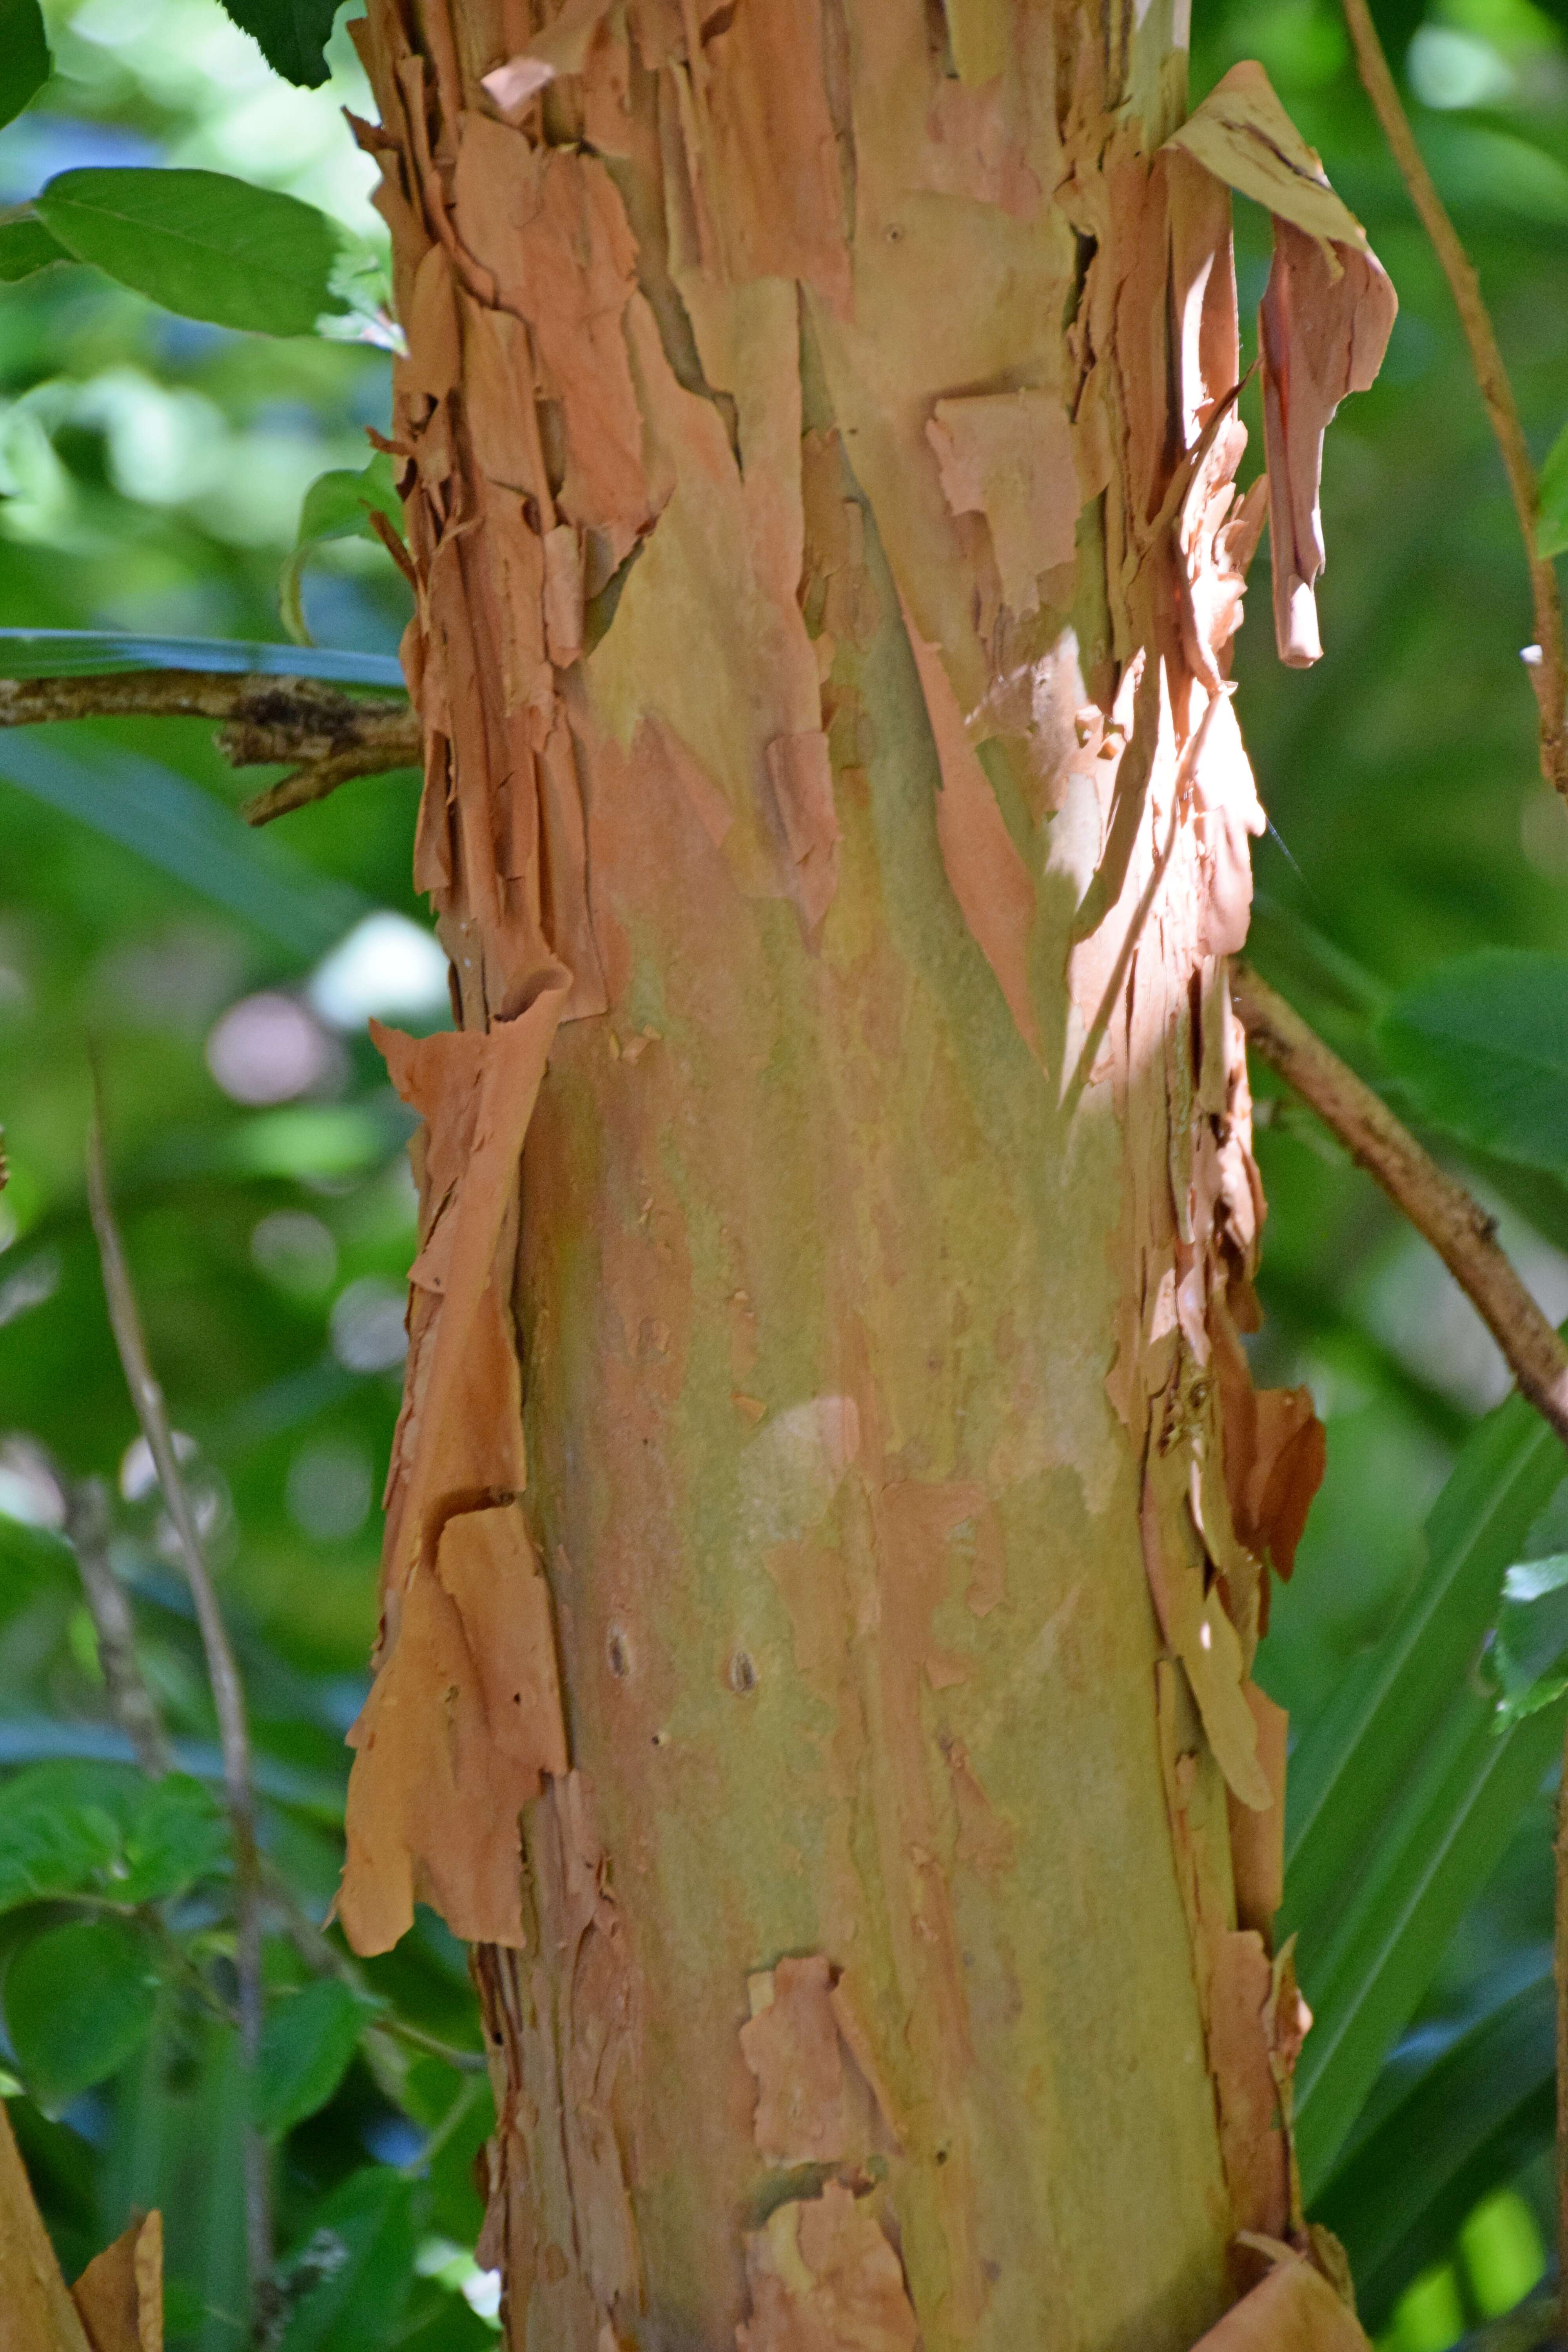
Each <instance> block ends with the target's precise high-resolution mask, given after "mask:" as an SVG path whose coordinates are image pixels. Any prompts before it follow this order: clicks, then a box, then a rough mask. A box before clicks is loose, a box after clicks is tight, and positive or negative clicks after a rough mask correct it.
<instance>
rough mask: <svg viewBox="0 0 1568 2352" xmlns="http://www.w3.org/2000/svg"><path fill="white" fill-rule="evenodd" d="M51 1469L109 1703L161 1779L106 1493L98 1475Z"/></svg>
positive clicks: (157, 1736) (153, 1712)
mask: <svg viewBox="0 0 1568 2352" xmlns="http://www.w3.org/2000/svg"><path fill="white" fill-rule="evenodd" d="M57 1475H58V1477H59V1486H60V1493H61V1494H62V1496H64V1498H65V1507H66V1524H65V1538H66V1541H67V1542H68V1544H69V1546H70V1548H71V1549H72V1551H74V1552H75V1554H76V1564H77V1570H78V1572H79V1575H80V1577H81V1589H82V1595H83V1598H84V1599H85V1600H86V1602H87V1607H88V1614H89V1616H90V1617H91V1619H92V1626H93V1632H94V1633H96V1634H97V1636H98V1662H99V1664H100V1666H101V1667H102V1669H103V1681H104V1687H105V1689H106V1690H107V1691H108V1693H109V1701H110V1706H112V1707H113V1709H114V1712H115V1716H116V1717H117V1718H118V1720H119V1723H120V1727H121V1730H122V1731H123V1732H124V1734H125V1736H126V1738H127V1739H129V1740H130V1742H131V1745H132V1748H133V1749H134V1751H135V1755H136V1761H137V1762H138V1764H140V1766H141V1767H142V1770H143V1772H145V1773H146V1775H147V1778H148V1779H149V1780H162V1779H163V1775H164V1773H165V1772H172V1771H173V1770H174V1754H173V1751H172V1750H171V1748H170V1746H169V1740H168V1735H167V1733H166V1732H165V1731H164V1729H163V1720H162V1718H161V1717H160V1716H159V1713H158V1708H157V1704H156V1702H155V1700H154V1699H153V1694H152V1692H151V1691H150V1690H149V1689H148V1687H147V1684H146V1679H145V1677H144V1675H142V1668H141V1665H140V1664H139V1663H138V1660H137V1656H136V1629H135V1626H134V1624H133V1622H132V1616H131V1603H130V1601H128V1599H127V1598H126V1594H125V1588H124V1586H123V1585H122V1584H121V1581H120V1579H119V1578H118V1577H117V1576H116V1575H115V1573H114V1570H113V1568H112V1566H111V1565H110V1558H109V1497H108V1496H107V1495H106V1494H105V1492H104V1487H103V1481H102V1480H101V1479H100V1478H69V1477H67V1476H66V1475H64V1473H63V1472H61V1473H58V1474H57Z"/></svg>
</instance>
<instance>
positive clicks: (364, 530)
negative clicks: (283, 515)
mask: <svg viewBox="0 0 1568 2352" xmlns="http://www.w3.org/2000/svg"><path fill="white" fill-rule="evenodd" d="M373 513H374V514H381V515H384V516H385V517H386V520H388V522H390V523H391V525H392V527H393V529H394V530H395V531H396V533H397V535H398V537H399V538H400V539H401V538H402V537H403V536H404V524H403V501H402V499H400V498H399V497H398V495H397V480H396V477H395V474H394V473H393V470H392V460H391V458H390V457H387V456H386V454H385V452H384V450H381V449H378V450H377V451H376V453H375V455H374V457H372V459H371V461H370V463H369V465H368V466H366V467H363V470H362V471H360V472H359V473H354V472H353V470H352V469H351V468H349V467H340V468H334V469H333V470H332V471H331V473H327V474H318V475H317V477H316V478H315V480H314V481H313V482H312V483H311V484H310V488H309V489H308V490H307V491H306V493H305V497H304V501H303V504H302V505H301V507H300V529H299V533H298V536H297V538H296V540H295V543H294V547H293V550H292V552H291V553H290V554H289V560H288V562H286V563H285V564H284V566H283V572H282V577H281V579H280V580H279V588H278V603H279V610H280V612H281V613H282V615H283V625H284V626H285V628H287V630H288V631H289V635H290V636H291V637H292V638H293V639H294V641H295V643H296V644H297V645H301V646H306V645H309V644H310V633H309V631H308V630H307V629H306V626H305V617H304V614H303V612H302V611H301V609H300V581H301V578H302V576H303V573H304V569H305V559H306V557H307V556H308V555H309V554H310V550H311V548H312V547H315V546H318V545H319V544H320V543H321V541H323V540H329V539H368V540H371V541H374V542H375V543H376V544H377V545H379V544H380V543H381V535H380V533H379V532H378V531H377V530H375V528H374V524H373V523H372V521H371V516H372V514H373Z"/></svg>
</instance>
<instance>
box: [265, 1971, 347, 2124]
mask: <svg viewBox="0 0 1568 2352" xmlns="http://www.w3.org/2000/svg"><path fill="white" fill-rule="evenodd" d="M374 2014H375V2004H374V2003H373V2002H369V2001H365V2000H361V1998H360V1996H359V1995H358V1993H356V1992H355V1991H354V1990H353V1987H352V1986H350V1985H346V1984H344V1983H343V1982H342V1979H339V1978H337V1977H322V1978H321V1979H320V1980H319V1981H318V1982H317V1983H315V1984H311V1985H307V1986H306V1987H305V1989H304V1990H303V1991H302V1992H289V1993H280V1994H279V1995H278V1996H277V1997H276V1998H275V1999H274V2000H273V2002H272V2005H271V2007H270V2008H269V2009H268V2012H267V2023H266V2027H265V2029H264V2031H263V2033H262V2038H261V2063H260V2065H259V2067H258V2070H257V2075H256V2096H255V2100H254V2102H253V2105H252V2114H253V2116H254V2117H255V2122H256V2127H257V2129H258V2131H260V2132H262V2133H264V2134H265V2136H266V2137H267V2138H268V2139H281V2138H282V2137H283V2135H284V2133H285V2132H287V2131H289V2130H291V2129H292V2127H293V2126H294V2125H295V2124H297V2123H302V2122H303V2121H304V2119H305V2117H306V2116H313V2115H314V2114H315V2113H316V2111H317V2109H318V2108H320V2107H324V2106H325V2105H326V2104H327V2101H328V2100H329V2099H330V2098H331V2095H332V2094H333V2092H334V2091H335V2090H336V2089H337V2087H338V2084H340V2083H341V2082H342V2079H343V2075H344V2074H345V2073H346V2072H347V2069H348V2063H349V2061H350V2059H351V2058H352V2057H353V2054H354V2050H355V2048H356V2046H357V2044H358V2042H359V2038H360V2035H361V2033H362V2032H363V2031H364V2028H365V2026H366V2025H367V2023H368V2022H369V2021H370V2020H371V2018H372V2017H374Z"/></svg>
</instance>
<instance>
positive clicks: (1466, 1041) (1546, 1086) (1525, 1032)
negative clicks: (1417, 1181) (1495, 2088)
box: [1377, 948, 1568, 1175]
mask: <svg viewBox="0 0 1568 2352" xmlns="http://www.w3.org/2000/svg"><path fill="white" fill-rule="evenodd" d="M1377 1038H1378V1043H1379V1044H1380V1045H1381V1046H1382V1048H1383V1051H1384V1055H1386V1057H1387V1060H1388V1065H1389V1067H1390V1069H1391V1070H1392V1071H1393V1072H1394V1076H1396V1077H1397V1078H1398V1079H1399V1080H1400V1081H1401V1083H1402V1084H1403V1085H1404V1086H1405V1088H1406V1089H1407V1090H1408V1092H1409V1094H1410V1095H1411V1096H1412V1097H1413V1098H1414V1100H1415V1103H1416V1105H1417V1107H1418V1108H1419V1109H1420V1111H1421V1113H1422V1115H1423V1117H1424V1118H1427V1119H1429V1120H1430V1121H1431V1122H1432V1123H1433V1124H1434V1125H1436V1126H1437V1127H1441V1128H1443V1129H1446V1130H1447V1133H1448V1134H1450V1135H1452V1136H1455V1137H1457V1138H1458V1140H1459V1141H1460V1142H1462V1143H1468V1144H1472V1145H1474V1146H1475V1147H1476V1148H1477V1149H1478V1150H1482V1151H1491V1152H1495V1153H1496V1154H1497V1155H1498V1157H1499V1158H1500V1159H1501V1160H1520V1161H1522V1162H1523V1164H1524V1165H1525V1166H1526V1167H1529V1168H1543V1169H1545V1170H1546V1171H1548V1172H1549V1173H1550V1174H1552V1175H1561V1174H1563V1171H1565V1170H1568V956H1561V955H1544V954H1537V953H1535V952H1533V951H1530V950H1524V949H1521V948H1484V949H1482V950H1479V952H1478V953H1477V954H1475V955H1468V956H1456V957H1455V958H1454V959H1453V961H1451V962H1449V963H1446V964H1441V965H1439V966H1438V968H1437V970H1436V971H1434V972H1433V973H1431V974H1430V975H1429V976H1428V978H1426V980H1423V981H1418V982H1416V984H1415V986H1414V987H1413V988H1407V989H1405V990H1404V991H1403V992H1401V994H1400V995H1398V996H1396V997H1395V998H1394V1002H1393V1003H1392V1004H1391V1005H1390V1006H1389V1008H1388V1010H1387V1012H1386V1013H1384V1015H1383V1018H1382V1019H1381V1021H1379V1023H1378V1024H1377Z"/></svg>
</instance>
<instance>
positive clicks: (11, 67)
mask: <svg viewBox="0 0 1568 2352" xmlns="http://www.w3.org/2000/svg"><path fill="white" fill-rule="evenodd" d="M54 69H55V65H54V59H53V58H51V57H50V55H49V38H48V35H47V33H46V32H45V30H44V17H43V11H42V10H41V9H40V7H39V6H38V0H0V123H5V122H9V121H12V120H13V118H14V117H15V116H16V115H18V114H20V113H21V111H22V109H23V108H24V107H25V106H26V103H27V100H29V99H30V98H31V97H32V95H33V93H34V91H35V90H39V89H42V88H43V86H44V84H45V83H46V82H47V79H48V78H49V76H50V74H52V73H53V71H54Z"/></svg>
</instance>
